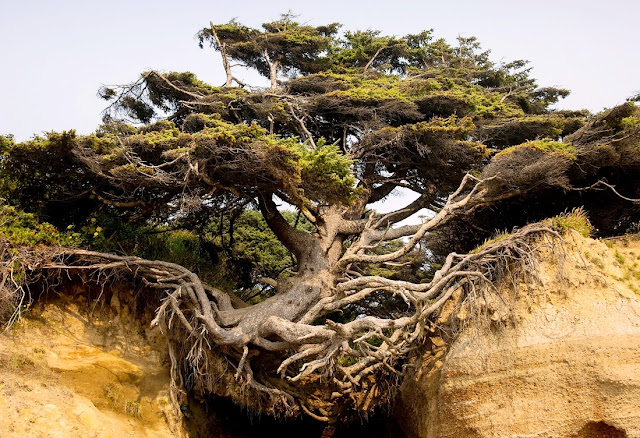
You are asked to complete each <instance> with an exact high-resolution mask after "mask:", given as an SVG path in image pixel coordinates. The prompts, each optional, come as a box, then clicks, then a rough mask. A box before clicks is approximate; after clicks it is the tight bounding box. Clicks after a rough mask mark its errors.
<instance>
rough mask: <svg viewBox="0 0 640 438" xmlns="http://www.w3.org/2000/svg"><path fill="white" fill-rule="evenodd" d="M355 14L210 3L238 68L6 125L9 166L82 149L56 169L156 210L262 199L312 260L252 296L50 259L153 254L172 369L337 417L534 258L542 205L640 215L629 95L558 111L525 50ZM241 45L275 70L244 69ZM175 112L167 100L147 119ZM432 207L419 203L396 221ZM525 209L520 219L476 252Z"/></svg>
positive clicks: (391, 383) (151, 212)
mask: <svg viewBox="0 0 640 438" xmlns="http://www.w3.org/2000/svg"><path fill="white" fill-rule="evenodd" d="M337 30H338V25H336V24H331V25H328V26H320V27H311V26H306V25H301V24H299V23H297V22H294V21H293V18H292V16H290V15H285V16H283V18H282V19H281V20H279V21H276V22H273V23H267V24H265V25H264V26H263V30H258V29H252V28H249V27H246V26H243V25H241V24H240V23H238V22H236V21H232V22H230V23H227V24H223V25H213V24H212V25H210V26H208V27H206V28H204V29H202V30H201V31H200V32H199V33H198V37H199V40H200V44H201V45H202V44H204V42H209V43H210V44H211V46H212V47H213V48H214V49H216V50H217V51H219V52H220V53H221V55H222V57H223V61H224V63H223V64H224V67H225V71H226V77H227V80H226V82H225V86H224V87H212V86H209V85H207V84H204V83H202V82H200V81H198V80H197V79H196V78H195V76H194V75H193V74H191V73H188V72H187V73H160V72H156V71H149V72H145V73H143V74H142V76H141V77H140V79H139V80H138V81H136V82H134V83H132V84H128V85H125V86H120V87H106V88H104V89H102V90H101V92H100V94H101V95H102V96H103V97H104V98H106V99H107V100H109V101H110V102H111V105H110V107H109V108H108V109H107V112H106V113H105V122H106V124H105V125H104V126H103V127H102V128H101V129H100V130H99V131H98V132H97V133H96V134H95V135H90V136H81V137H79V136H76V135H75V134H73V133H67V134H64V135H57V134H56V135H50V136H49V138H47V139H41V140H38V141H37V142H36V143H37V145H39V147H35V148H34V147H33V146H34V145H35V143H27V144H23V145H13V144H11V145H9V146H3V147H5V148H7V152H6V154H5V159H4V161H3V177H4V179H5V180H7V181H18V183H19V184H21V183H22V182H23V181H25V180H27V179H29V177H28V175H27V173H28V172H27V171H25V170H24V169H23V170H20V166H19V165H20V164H21V163H25V166H27V167H28V169H40V168H41V166H43V163H42V162H41V161H39V160H32V161H31V162H29V163H27V162H26V161H25V160H24V159H23V158H22V157H21V155H20V154H28V155H29V156H30V157H34V156H39V155H38V154H41V153H42V151H44V150H46V151H47V153H56V152H55V151H58V150H59V151H62V152H57V153H58V154H66V155H64V156H65V157H68V154H69V153H71V154H72V157H73V158H72V159H68V158H65V160H67V162H68V164H67V167H68V168H69V166H70V168H73V169H75V171H74V172H75V173H74V174H73V175H74V176H73V177H72V179H71V181H65V180H64V178H61V177H60V175H66V174H67V172H65V170H64V169H63V168H64V166H63V165H62V164H61V166H60V167H59V168H57V169H52V170H50V171H48V173H47V174H48V175H49V174H55V175H58V176H56V177H55V178H53V179H51V178H50V177H47V178H46V179H44V180H43V181H42V183H43V184H47V185H48V186H49V185H50V186H51V187H55V190H56V193H57V196H58V197H60V196H61V194H63V193H64V194H66V197H67V198H68V199H77V197H78V196H81V195H84V196H91V199H93V200H98V201H100V202H101V203H102V204H103V205H106V206H108V208H112V209H124V210H125V211H127V212H128V214H129V217H130V218H132V219H135V220H137V221H142V222H143V223H145V224H146V225H147V226H154V225H155V226H162V227H165V226H167V224H176V226H181V227H187V228H190V229H194V230H200V232H203V230H205V229H206V227H207V226H209V227H210V226H213V227H214V228H215V227H218V228H219V229H220V230H225V231H224V233H228V234H229V236H236V235H237V234H235V233H236V231H237V230H236V229H235V226H234V224H236V221H237V220H238V218H239V217H240V215H242V214H245V215H249V216H252V215H253V216H255V215H257V214H258V212H259V214H260V215H261V217H262V218H263V220H264V224H266V227H268V228H269V230H270V231H271V232H272V233H273V236H275V238H277V240H278V241H279V242H280V243H281V244H282V246H283V250H284V251H285V253H286V252H287V251H288V252H289V253H290V254H291V260H293V261H294V264H293V266H286V267H284V266H283V268H282V269H275V268H274V269H271V272H272V275H274V277H276V278H264V277H263V276H256V275H254V276H253V279H252V280H251V281H253V282H261V283H262V284H263V285H267V286H268V288H267V287H265V288H263V289H264V290H265V291H267V290H268V293H266V292H265V295H262V296H259V297H257V299H256V296H254V297H253V300H252V301H251V302H250V303H247V302H243V301H242V300H240V299H238V298H237V297H236V296H235V294H234V293H233V291H228V290H227V291H223V290H220V289H218V288H215V287H213V286H212V285H210V284H207V283H206V282H203V281H201V279H200V278H198V276H197V275H195V274H194V273H193V272H191V271H190V270H188V269H186V268H184V267H182V266H180V265H178V264H175V263H171V262H168V261H150V260H146V259H142V258H137V257H134V256H120V255H114V254H105V253H102V252H92V251H88V250H77V249H69V250H63V251H61V252H60V254H59V255H58V258H56V259H55V260H56V261H55V263H54V264H53V265H52V266H54V267H55V268H56V269H74V267H75V268H77V267H78V266H83V269H86V268H87V266H88V267H91V268H92V269H98V270H122V271H128V272H135V275H137V276H138V277H140V278H143V279H144V281H145V284H146V285H147V286H148V287H151V288H157V289H161V290H166V291H167V292H168V294H167V297H166V298H165V300H164V301H163V302H162V304H161V305H160V307H159V309H158V314H157V317H156V319H155V320H154V324H157V325H159V326H161V327H163V329H164V330H166V333H167V334H168V337H169V338H170V340H171V342H170V353H171V358H172V364H173V375H174V377H175V378H176V382H180V381H182V382H184V385H186V386H189V387H190V388H192V389H194V390H196V391H199V392H201V393H216V394H221V395H226V396H231V397H234V398H235V399H236V400H238V401H240V402H241V403H244V404H246V405H249V406H252V407H256V408H259V409H262V410H263V411H265V412H270V413H273V414H296V413H298V412H299V411H304V412H306V413H307V414H309V415H311V416H313V417H315V418H319V419H322V420H325V421H334V420H335V419H336V418H338V417H341V416H346V417H348V416H349V415H351V414H352V413H356V414H361V415H362V414H366V413H367V412H370V411H371V410H372V409H374V408H376V407H377V406H380V405H381V404H384V403H385V402H386V401H385V400H384V398H383V397H381V396H380V394H383V393H385V392H386V390H387V389H393V388H394V387H395V385H396V383H397V381H398V379H400V378H401V376H402V374H403V370H404V367H405V365H407V364H409V363H410V361H411V360H412V357H413V356H412V355H413V354H415V352H416V351H419V349H420V348H421V346H422V345H423V344H424V342H425V338H426V335H427V333H428V330H429V329H430V324H432V322H433V321H434V318H436V317H437V316H438V314H439V312H440V311H441V309H442V306H443V305H444V303H446V302H447V300H449V299H450V297H451V296H452V295H453V294H454V292H456V291H463V293H467V294H472V293H473V291H475V290H477V288H479V287H481V286H482V285H486V284H488V283H490V282H491V281H493V280H495V279H496V278H497V277H498V276H499V275H500V272H501V271H500V269H499V268H498V267H497V266H498V264H500V263H505V260H508V259H511V258H514V257H515V258H526V257H528V256H527V252H526V251H525V250H523V249H522V245H523V242H524V241H525V240H526V239H527V238H528V236H530V235H532V234H535V233H536V232H543V231H545V230H546V232H551V230H549V229H548V228H547V227H544V226H529V227H525V225H526V224H527V223H528V222H529V221H532V220H537V219H542V218H544V217H549V216H552V215H555V214H558V213H561V212H562V211H564V210H565V209H567V208H571V207H574V206H579V205H583V206H584V207H585V209H586V211H587V212H591V211H593V212H600V211H602V210H603V209H606V208H608V207H607V206H615V209H614V211H617V212H621V211H624V214H619V215H617V217H616V218H615V219H613V218H609V219H602V220H599V219H598V218H596V217H593V219H595V222H596V224H597V226H598V227H599V228H600V232H601V233H602V234H612V233H616V232H620V231H623V230H624V229H627V228H629V227H633V226H636V225H637V223H638V220H639V219H640V209H639V208H638V204H637V202H636V201H634V200H629V199H624V198H622V197H620V196H618V195H620V194H623V195H624V194H626V195H627V196H626V197H627V198H633V196H630V195H632V194H635V193H637V192H638V189H640V186H639V185H640V179H639V178H638V176H639V175H640V173H639V172H638V170H640V169H639V166H640V162H639V161H638V158H637V153H636V150H637V147H638V141H639V139H640V132H639V123H638V113H639V111H638V108H637V107H636V106H635V105H634V104H633V103H628V104H625V105H622V106H620V107H617V108H614V109H612V110H610V111H608V112H605V113H603V114H601V115H598V116H596V117H593V118H589V117H588V114H587V113H585V112H563V111H554V110H552V109H550V105H552V104H553V103H555V102H556V101H557V100H558V99H559V98H560V97H563V96H565V95H566V94H567V93H568V92H567V91H566V90H560V89H553V88H542V89H541V88H538V87H537V85H536V83H535V80H534V79H532V78H531V77H530V76H529V70H528V69H527V68H526V63H525V62H524V61H515V62H512V63H509V64H505V65H495V64H494V63H492V62H491V61H490V59H489V57H488V53H487V52H480V46H479V44H478V43H477V41H476V40H475V39H473V38H471V39H460V41H459V45H458V46H455V47H454V46H450V45H448V44H447V43H446V42H445V41H443V40H435V41H434V40H433V39H432V33H431V31H426V32H423V33H420V34H418V35H408V36H406V37H386V36H381V35H380V33H379V32H375V31H367V32H353V33H351V32H347V33H345V34H344V36H343V37H339V36H337ZM229 60H236V61H241V62H242V63H244V64H245V65H246V66H249V67H252V68H255V69H256V70H257V71H259V72H260V73H261V74H263V75H264V76H266V77H269V78H270V80H271V87H270V88H269V89H265V90H260V89H252V90H247V89H245V88H243V87H239V88H237V87H232V83H233V81H234V76H233V74H232V72H231V64H230V63H229ZM278 73H281V74H282V73H285V74H286V75H288V76H290V78H289V79H288V80H286V81H279V80H278ZM236 82H239V81H236ZM159 115H163V116H165V117H166V119H167V120H160V121H156V122H154V123H151V122H153V121H154V120H156V119H159V118H160V116H159ZM123 118H124V119H126V120H128V121H132V120H133V121H136V122H139V123H142V124H144V125H143V126H139V127H133V126H130V125H125V124H123V123H121V122H118V121H117V120H118V119H123ZM561 140H563V141H561ZM47 142H49V143H47ZM62 142H64V144H65V145H68V146H65V147H60V148H57V149H56V147H57V146H56V147H54V146H52V145H62V144H63V143H62ZM40 146H41V147H40ZM29 148H32V149H33V150H32V149H29ZM49 162H51V161H49ZM56 162H57V161H56ZM61 163H62V162H61ZM36 181H38V180H37V179H36ZM80 181H81V182H82V183H81V184H80V183H79V182H80ZM19 184H18V185H19ZM614 185H615V187H614ZM398 188H404V189H408V190H410V191H412V192H414V193H415V194H416V196H417V198H416V199H415V200H413V201H411V202H408V203H407V205H405V206H403V207H401V208H399V209H397V210H395V211H393V212H390V213H385V214H382V213H378V212H376V211H375V210H373V209H372V208H371V204H373V203H375V202H377V201H380V200H383V199H386V198H388V197H389V196H391V194H392V193H393V192H394V190H396V189H398ZM587 188H591V189H594V188H602V189H605V191H596V192H594V191H589V192H585V190H586V189H587ZM612 188H613V189H614V190H611V189H612ZM51 190H53V188H52V189H51ZM10 192H11V188H7V189H6V190H5V193H10ZM73 196H76V198H73ZM16 201H17V203H18V204H19V205H20V206H22V207H23V208H27V209H28V207H29V205H27V204H28V202H26V201H24V200H21V199H20V200H16ZM42 203H43V206H42V207H41V206H40V204H38V205H34V206H33V207H34V208H35V209H36V210H37V211H36V212H37V213H40V214H41V215H42V217H43V218H46V219H48V220H50V221H52V222H53V223H56V224H58V225H63V222H64V221H65V220H69V218H68V217H64V218H63V217H56V215H55V213H53V212H52V211H51V210H50V209H49V210H48V209H47V208H46V206H47V205H48V204H47V201H46V200H43V201H42ZM285 206H289V207H288V208H291V209H293V212H292V213H284V212H283V208H284V207H285ZM95 208H98V207H95ZM101 208H103V207H101ZM105 208H106V207H105ZM425 208H426V209H428V210H427V211H428V214H427V218H426V219H425V220H424V222H423V223H420V224H416V225H401V224H400V223H401V222H402V221H403V220H404V219H406V218H408V217H410V216H412V215H413V214H415V213H417V212H419V211H420V210H422V209H425ZM32 210H33V209H32ZM77 214H81V213H77ZM221 215H222V216H221ZM225 215H226V216H225ZM249 216H245V217H249ZM223 217H226V219H223ZM232 219H233V220H232ZM75 220H81V218H76V219H75ZM225 221H226V222H225ZM225 223H226V224H227V225H225ZM196 224H199V225H197V226H196ZM216 224H217V225H216ZM254 226H256V227H257V225H254ZM514 226H519V227H524V228H522V229H521V230H520V231H518V232H516V233H515V234H514V235H513V236H512V237H510V238H507V239H502V240H499V241H496V242H494V243H491V244H488V245H486V246H484V247H482V248H481V249H480V250H477V251H475V252H469V251H471V250H472V249H473V248H474V247H475V246H477V245H478V244H479V243H481V242H482V241H483V240H484V239H486V238H488V237H489V236H490V235H491V234H492V233H493V232H494V231H495V230H496V229H499V228H502V229H504V228H511V227H514ZM198 227H199V228H198ZM225 227H226V228H225ZM224 233H223V234H224ZM221 235H222V234H221ZM231 238H232V239H233V237H231ZM269 251H270V252H271V253H273V254H276V253H277V251H276V250H269ZM279 257H282V255H280V256H279ZM265 266H266V265H265ZM407 266H412V269H411V270H408V269H406V267H407ZM263 273H264V272H263ZM236 292H237V291H236ZM225 367H227V369H228V368H229V367H231V369H233V373H229V372H227V373H222V371H221V370H224V369H225ZM221 373H222V374H223V375H222V376H220V375H219V374H221ZM180 376H186V377H187V378H186V379H184V380H182V379H180V378H179V377H180ZM187 382H188V383H187Z"/></svg>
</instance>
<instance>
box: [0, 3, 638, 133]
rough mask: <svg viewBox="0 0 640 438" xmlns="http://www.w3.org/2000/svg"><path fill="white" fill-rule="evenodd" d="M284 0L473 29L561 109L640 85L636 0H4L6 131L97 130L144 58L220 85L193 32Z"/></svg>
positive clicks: (255, 19)
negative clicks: (100, 93)
mask: <svg viewBox="0 0 640 438" xmlns="http://www.w3.org/2000/svg"><path fill="white" fill-rule="evenodd" d="M289 10H291V11H292V12H294V13H295V14H298V15H299V17H298V21H301V22H307V23H309V24H311V25H321V24H326V23H331V22H340V23H342V24H343V25H344V27H343V29H347V30H355V29H362V30H364V29H378V30H381V31H382V32H383V33H385V34H389V35H398V36H401V35H405V34H408V33H417V32H419V31H421V30H424V29H434V32H435V35H436V37H443V38H445V39H447V40H448V41H449V42H453V41H454V40H455V38H456V37H457V36H458V35H461V36H465V37H468V36H476V37H477V38H478V39H479V41H480V42H481V43H482V45H483V47H484V48H485V49H490V50H491V54H492V59H493V60H494V61H496V62H501V61H503V62H509V61H512V60H515V59H527V60H529V61H531V66H532V67H533V73H532V74H533V76H534V77H535V78H537V79H538V83H539V85H540V86H559V87H563V88H568V89H570V90H571V91H572V94H571V96H569V97H568V98H567V99H565V100H564V101H562V102H561V103H560V104H559V106H558V108H561V109H581V108H587V109H589V110H591V111H592V112H596V111H600V110H602V109H603V108H605V107H612V106H614V105H617V104H619V103H622V102H624V100H625V98H627V97H630V96H631V95H635V94H637V93H638V92H640V75H639V74H638V72H640V57H638V56H637V53H636V50H637V47H638V43H640V26H638V25H637V24H636V22H635V21H637V17H640V2H638V1H634V0H609V1H607V2H602V1H592V0H582V1H574V0H555V1H550V0H537V1H526V2H520V1H517V0H510V1H506V0H484V1H480V0H456V1H450V2H445V1H443V0H439V1H431V0H422V1H401V0H396V1H395V2H392V1H389V0H386V1H379V0H367V1H364V0H339V1H337V0H314V1H312V2H303V1H285V0H271V1H264V0H263V1H256V0H238V1H224V2H223V1H216V0H209V1H204V0H193V1H191V0H183V1H181V2H178V1H175V0H172V1H164V0H154V1H147V0H126V1H124V0H110V1H101V2H98V1H94V0H83V1H71V0H69V1H61V0H57V1H56V0H46V1H45V0H0V134H9V133H11V134H13V135H14V136H15V138H16V140H18V141H24V140H27V139H29V138H31V137H32V136H33V135H41V134H42V133H44V132H48V131H61V130H69V129H76V131H77V132H78V133H81V134H87V133H90V132H92V131H94V130H95V129H96V128H97V127H98V125H99V124H100V121H101V114H100V113H101V111H102V110H103V109H104V107H105V102H104V101H102V100H100V99H99V98H98V97H97V96H96V92H97V90H98V88H99V87H100V86H101V85H113V84H123V83H127V82H131V81H133V80H135V79H137V77H138V75H139V74H140V73H141V72H142V71H144V70H148V69H156V70H161V71H192V72H194V73H195V74H196V75H197V76H198V77H199V78H200V79H202V80H204V81H205V82H208V83H211V84H212V85H221V84H222V83H223V82H224V71H223V70H222V65H221V62H220V57H219V55H218V54H217V53H216V52H214V51H213V50H211V49H205V50H202V49H200V48H199V47H198V45H197V41H196V40H195V38H194V36H195V34H196V33H197V31H198V30H199V29H201V28H203V27H206V26H208V24H209V22H210V21H213V22H214V23H223V22H227V21H229V20H230V19H232V18H237V19H238V20H239V21H240V22H242V23H244V24H247V25H250V26H255V27H258V26H259V25H260V24H261V23H263V22H268V21H272V20H274V19H277V18H278V17H279V15H280V14H282V13H285V12H287V11H289Z"/></svg>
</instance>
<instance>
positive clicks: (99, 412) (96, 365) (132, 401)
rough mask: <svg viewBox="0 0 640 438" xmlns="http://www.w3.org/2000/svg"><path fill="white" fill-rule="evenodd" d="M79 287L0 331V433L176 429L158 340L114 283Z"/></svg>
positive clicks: (115, 436) (29, 436)
mask: <svg viewBox="0 0 640 438" xmlns="http://www.w3.org/2000/svg"><path fill="white" fill-rule="evenodd" d="M84 292H85V291H84V290H83V288H82V287H77V288H66V289H65V290H64V293H63V294H61V295H60V298H53V297H55V294H53V297H51V296H50V297H49V298H48V299H44V300H41V302H40V303H39V304H37V305H36V306H35V307H34V308H32V309H30V310H29V311H28V312H27V313H26V314H25V315H24V316H23V318H22V320H21V322H20V323H18V324H17V325H15V326H14V327H12V328H11V329H10V330H9V332H7V333H4V334H2V335H0V412H2V415H0V437H1V438H8V437H20V438H58V437H59V438H88V437H90V438H124V437H143V438H173V437H180V436H182V435H183V432H182V427H181V425H180V424H179V422H180V415H179V414H178V413H177V412H175V409H173V408H172V406H171V403H170V402H169V392H168V391H169V384H170V378H169V373H168V371H167V366H166V364H163V363H162V357H163V356H162V355H161V351H162V348H161V345H154V343H153V341H152V339H153V336H152V335H151V334H150V333H149V331H148V329H147V330H145V327H144V326H143V325H141V322H139V321H136V319H135V318H134V317H133V315H131V311H130V307H129V306H128V305H121V304H120V300H119V298H118V291H117V290H112V291H109V294H110V299H109V300H108V301H107V302H106V303H105V302H104V300H97V301H95V300H87V299H86V297H85V296H84V295H83V294H84ZM126 293H128V292H126V291H121V294H122V295H124V294H126Z"/></svg>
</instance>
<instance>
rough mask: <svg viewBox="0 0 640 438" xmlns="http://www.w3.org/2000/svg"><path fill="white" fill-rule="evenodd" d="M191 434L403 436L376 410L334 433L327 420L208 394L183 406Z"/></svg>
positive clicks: (200, 437)
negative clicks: (283, 416) (255, 411)
mask: <svg viewBox="0 0 640 438" xmlns="http://www.w3.org/2000/svg"><path fill="white" fill-rule="evenodd" d="M182 413H183V415H184V417H185V418H184V419H185V425H186V428H187V431H188V432H189V436H191V437H193V438H214V437H215V438H254V437H256V438H257V437H261V438H263V437H278V438H294V437H295V438H298V437H308V438H321V437H323V436H327V437H328V436H331V437H332V438H347V437H348V438H365V437H366V438H404V437H405V435H404V434H403V433H402V432H401V430H400V428H399V427H398V425H397V424H396V422H395V420H393V419H392V418H389V417H387V416H385V415H382V414H375V415H373V416H371V417H370V418H369V420H368V421H362V422H354V423H351V424H338V425H336V427H335V431H333V434H332V435H323V432H325V430H324V429H325V426H326V423H322V422H319V421H316V420H314V419H312V418H309V417H305V418H298V419H295V420H288V421H284V420H277V419H274V418H272V417H268V416H257V415H251V414H250V413H249V412H247V410H246V409H242V408H240V407H239V406H237V405H235V404H234V403H232V402H231V401H229V400H226V399H221V398H213V397H212V398H208V399H207V400H206V401H204V402H202V401H198V400H195V399H193V398H189V401H188V404H187V405H184V406H182Z"/></svg>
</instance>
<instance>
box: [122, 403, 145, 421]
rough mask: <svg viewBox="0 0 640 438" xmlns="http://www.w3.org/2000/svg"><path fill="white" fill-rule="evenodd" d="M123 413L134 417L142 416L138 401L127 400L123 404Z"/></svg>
mask: <svg viewBox="0 0 640 438" xmlns="http://www.w3.org/2000/svg"><path fill="white" fill-rule="evenodd" d="M124 413H125V414H127V415H130V416H132V417H134V418H142V406H141V405H140V403H137V402H134V401H131V400H127V402H126V403H125V404H124Z"/></svg>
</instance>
